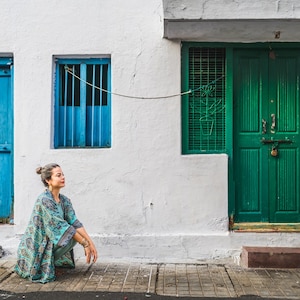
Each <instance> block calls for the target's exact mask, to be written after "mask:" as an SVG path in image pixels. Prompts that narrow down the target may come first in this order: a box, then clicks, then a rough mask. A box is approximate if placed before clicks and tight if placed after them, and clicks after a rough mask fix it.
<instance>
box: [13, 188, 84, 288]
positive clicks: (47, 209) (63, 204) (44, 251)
mask: <svg viewBox="0 0 300 300" xmlns="http://www.w3.org/2000/svg"><path fill="white" fill-rule="evenodd" d="M59 197H60V203H59V204H58V203H56V201H55V200H54V199H53V196H52V194H51V192H50V191H49V190H46V191H45V192H43V193H42V194H41V195H40V196H39V197H38V199H37V200H36V202H35V205H34V208H33V212H32V214H31V217H30V221H29V224H28V226H27V229H26V231H25V233H24V235H23V236H22V239H21V242H20V245H19V248H18V258H17V264H16V266H15V272H16V273H18V274H19V275H20V276H21V277H23V278H29V279H30V280H31V281H35V282H41V283H46V282H49V281H53V280H55V266H59V267H71V268H72V267H73V268H74V267H75V264H74V258H73V250H72V247H73V246H74V245H75V243H74V240H73V236H74V234H75V232H76V229H77V228H80V227H82V224H81V223H80V222H79V221H78V220H77V217H76V215H75V211H74V209H73V206H72V203H71V201H70V200H69V199H68V198H67V197H66V196H64V195H62V194H60V195H59ZM70 246H71V247H70ZM62 247H65V249H68V251H67V252H66V253H65V254H63V256H61V257H60V258H56V259H55V258H54V257H56V256H55V255H54V254H55V252H56V250H59V251H60V252H64V251H61V250H64V249H63V248H62Z"/></svg>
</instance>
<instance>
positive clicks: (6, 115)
mask: <svg viewBox="0 0 300 300" xmlns="http://www.w3.org/2000/svg"><path fill="white" fill-rule="evenodd" d="M12 152H13V104H12V59H11V58H0V218H8V217H10V216H11V214H12V204H13V153H12Z"/></svg>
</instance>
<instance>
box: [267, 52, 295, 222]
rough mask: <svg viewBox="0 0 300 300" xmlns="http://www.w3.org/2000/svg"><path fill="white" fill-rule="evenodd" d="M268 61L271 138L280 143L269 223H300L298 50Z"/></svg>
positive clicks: (273, 161)
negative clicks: (273, 124) (288, 142)
mask: <svg viewBox="0 0 300 300" xmlns="http://www.w3.org/2000/svg"><path fill="white" fill-rule="evenodd" d="M275 53H276V58H275V59H274V60H270V61H269V76H270V82H269V95H270V96H269V98H270V106H269V115H270V116H271V115H275V117H274V120H275V128H274V129H273V130H271V132H270V136H271V138H274V139H276V140H285V139H289V140H290V141H292V143H291V144H285V143H280V144H279V146H278V153H279V154H278V157H276V158H275V159H274V158H273V159H270V162H269V174H270V181H269V187H270V188H269V203H270V222H299V221H300V214H299V208H300V207H299V206H300V205H299V204H300V199H299V182H300V181H299V179H300V178H299V159H300V156H299V145H300V140H299V139H300V137H299V112H300V111H299V74H300V55H299V51H295V50H294V51H288V50H277V51H276V52H275Z"/></svg>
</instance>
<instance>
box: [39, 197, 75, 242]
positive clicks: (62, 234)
mask: <svg viewBox="0 0 300 300" xmlns="http://www.w3.org/2000/svg"><path fill="white" fill-rule="evenodd" d="M39 207H40V209H41V210H42V215H41V217H42V219H41V221H42V222H43V227H44V230H45V233H46V235H47V237H48V238H49V240H50V241H51V242H52V243H53V244H54V245H57V246H61V247H64V246H66V245H67V244H68V243H69V242H70V241H71V239H72V238H73V236H74V234H75V232H76V229H75V228H74V227H73V226H72V225H71V224H69V223H68V222H67V221H66V220H64V218H63V216H62V215H61V214H60V212H59V209H58V206H57V204H56V203H55V202H54V201H52V200H50V199H48V198H42V199H41V202H40V205H39Z"/></svg>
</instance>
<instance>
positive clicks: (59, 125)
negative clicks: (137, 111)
mask: <svg viewBox="0 0 300 300" xmlns="http://www.w3.org/2000/svg"><path fill="white" fill-rule="evenodd" d="M110 79H111V65H110V59H109V58H99V59H96V58H91V59H57V60H56V72H55V109H54V147H55V148H88V147H110V146H111V94H110V93H108V92H107V91H110V90H111V89H110V88H111V85H110Z"/></svg>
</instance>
